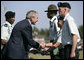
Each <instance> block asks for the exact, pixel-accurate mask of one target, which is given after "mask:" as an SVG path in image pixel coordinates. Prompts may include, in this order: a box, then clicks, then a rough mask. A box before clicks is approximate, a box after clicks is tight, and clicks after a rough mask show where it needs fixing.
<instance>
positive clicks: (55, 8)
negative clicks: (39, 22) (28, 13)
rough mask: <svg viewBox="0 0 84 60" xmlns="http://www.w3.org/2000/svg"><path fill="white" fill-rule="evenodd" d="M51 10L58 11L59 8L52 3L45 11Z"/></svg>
mask: <svg viewBox="0 0 84 60" xmlns="http://www.w3.org/2000/svg"><path fill="white" fill-rule="evenodd" d="M49 11H58V9H57V7H56V6H55V5H54V4H51V5H49V6H48V10H46V11H45V12H49Z"/></svg>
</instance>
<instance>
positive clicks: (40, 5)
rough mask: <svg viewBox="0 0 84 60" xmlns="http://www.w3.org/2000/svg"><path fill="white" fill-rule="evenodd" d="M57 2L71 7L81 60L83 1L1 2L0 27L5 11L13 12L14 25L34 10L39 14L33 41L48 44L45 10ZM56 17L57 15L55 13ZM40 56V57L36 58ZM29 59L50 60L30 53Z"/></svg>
mask: <svg viewBox="0 0 84 60" xmlns="http://www.w3.org/2000/svg"><path fill="white" fill-rule="evenodd" d="M58 2H68V3H70V5H71V11H70V15H71V16H73V17H74V19H75V23H76V24H77V27H78V30H79V32H80V36H81V41H80V43H78V48H79V50H80V57H79V59H83V1H1V26H2V25H3V24H4V22H5V16H4V15H5V13H6V12H7V11H13V12H15V13H16V14H15V22H14V25H15V24H16V23H17V22H19V21H21V20H23V19H25V18H26V13H27V12H28V11H30V10H35V11H37V12H38V13H39V19H38V22H37V24H36V25H35V26H34V25H32V27H33V39H34V40H36V41H37V42H39V43H40V42H46V43H48V42H49V19H48V18H47V13H46V12H44V11H45V10H47V8H48V6H49V5H50V4H55V5H56V6H57V3H58ZM57 15H58V13H57ZM38 56H40V57H38ZM30 58H31V59H50V56H49V55H47V56H46V55H44V56H42V55H40V54H35V55H34V54H32V53H30Z"/></svg>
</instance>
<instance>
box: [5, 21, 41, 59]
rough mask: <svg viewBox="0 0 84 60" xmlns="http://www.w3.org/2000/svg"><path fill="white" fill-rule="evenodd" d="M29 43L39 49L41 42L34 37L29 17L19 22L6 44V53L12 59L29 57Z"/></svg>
mask: <svg viewBox="0 0 84 60" xmlns="http://www.w3.org/2000/svg"><path fill="white" fill-rule="evenodd" d="M28 45H30V46H32V47H34V48H36V49H39V48H40V47H41V46H40V45H39V43H37V42H36V41H34V40H33V39H32V27H31V25H30V23H29V21H28V20H27V19H24V20H22V21H20V22H18V23H17V24H16V25H15V26H14V28H13V30H12V34H11V36H10V39H9V41H8V43H7V45H6V46H5V51H6V53H5V55H6V56H7V57H9V58H11V59H26V58H28V54H27V53H28Z"/></svg>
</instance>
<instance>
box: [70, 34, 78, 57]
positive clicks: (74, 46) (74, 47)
mask: <svg viewBox="0 0 84 60" xmlns="http://www.w3.org/2000/svg"><path fill="white" fill-rule="evenodd" d="M77 39H78V37H77V35H75V34H74V35H73V44H72V50H71V57H75V50H76V46H77Z"/></svg>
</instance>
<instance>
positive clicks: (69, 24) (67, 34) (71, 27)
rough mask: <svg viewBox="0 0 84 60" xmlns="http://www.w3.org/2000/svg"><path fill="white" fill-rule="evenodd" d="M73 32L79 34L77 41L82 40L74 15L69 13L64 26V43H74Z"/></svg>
mask: <svg viewBox="0 0 84 60" xmlns="http://www.w3.org/2000/svg"><path fill="white" fill-rule="evenodd" d="M72 34H76V35H77V36H78V39H77V42H79V41H80V35H79V32H78V29H77V26H76V24H75V22H74V19H73V17H71V16H70V15H69V13H68V14H67V15H66V16H65V18H64V23H63V27H62V44H63V45H67V44H71V45H72V43H73V41H72V40H73V37H72Z"/></svg>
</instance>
